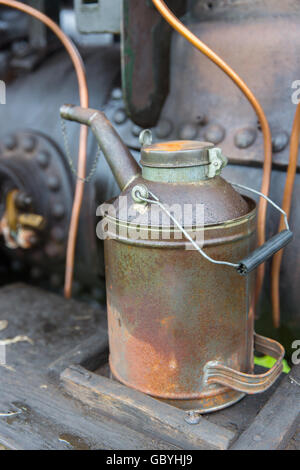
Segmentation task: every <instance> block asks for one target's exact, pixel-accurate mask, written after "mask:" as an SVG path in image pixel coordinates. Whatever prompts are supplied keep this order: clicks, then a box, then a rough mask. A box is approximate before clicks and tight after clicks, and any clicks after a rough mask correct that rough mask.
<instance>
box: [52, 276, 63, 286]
mask: <svg viewBox="0 0 300 470" xmlns="http://www.w3.org/2000/svg"><path fill="white" fill-rule="evenodd" d="M62 282H63V281H62V277H61V276H60V275H59V274H52V276H51V277H50V284H51V286H52V287H60V286H61V285H62Z"/></svg>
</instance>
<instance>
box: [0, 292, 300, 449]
mask: <svg viewBox="0 0 300 470" xmlns="http://www.w3.org/2000/svg"><path fill="white" fill-rule="evenodd" d="M105 316H106V314H105V311H104V310H101V309H100V307H97V308H93V307H89V306H87V305H85V304H82V303H80V302H75V301H66V300H64V299H63V298H61V297H59V296H56V295H53V294H50V293H48V292H44V291H42V290H39V289H36V288H33V287H29V286H25V285H21V284H18V285H13V286H6V287H4V288H2V289H0V320H6V321H7V322H8V324H7V328H5V329H4V330H2V331H0V340H2V341H3V340H7V339H13V338H16V337H18V336H19V337H20V336H21V337H23V338H25V337H27V340H24V339H23V340H22V341H19V342H15V343H10V344H9V345H8V346H7V361H6V364H2V365H0V390H1V394H0V446H1V445H2V446H4V447H5V448H10V449H118V450H125V449H138V450H140V449H153V450H158V449H163V450H165V449H170V450H172V449H228V448H233V449H241V448H250V449H255V448H260V449H261V448H262V449H278V448H297V447H298V448H299V447H300V446H299V437H298V432H297V429H298V423H299V411H300V406H299V404H300V397H299V393H300V387H299V383H300V366H295V367H294V368H293V370H292V371H291V373H290V374H289V375H288V376H282V378H281V379H279V381H278V383H276V385H275V386H273V387H272V388H271V389H270V390H268V391H267V392H266V393H264V394H261V395H256V396H251V397H250V396H247V397H245V398H244V399H243V400H241V401H240V402H239V403H237V404H236V405H233V406H231V407H230V408H227V409H225V410H222V411H218V412H215V413H212V414H210V415H205V416H202V417H200V420H199V423H198V424H196V425H190V424H188V423H187V422H186V421H185V416H186V412H185V411H183V410H179V409H177V408H176V407H173V406H170V405H168V404H166V403H162V402H160V401H158V400H155V399H153V398H151V397H149V396H146V395H144V394H142V393H140V392H137V391H135V390H132V389H129V388H127V387H125V386H123V385H122V384H120V383H118V382H116V381H114V380H111V379H110V378H109V373H108V372H109V369H108V366H107V353H108V349H107V334H106V327H105V326H106V325H105ZM101 374H102V375H101ZM291 437H292V439H291ZM297 443H298V444H297Z"/></svg>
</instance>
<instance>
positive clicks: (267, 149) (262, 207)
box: [152, 0, 272, 300]
mask: <svg viewBox="0 0 300 470" xmlns="http://www.w3.org/2000/svg"><path fill="white" fill-rule="evenodd" d="M152 2H153V4H154V5H155V7H156V8H157V10H158V11H159V12H160V14H161V15H162V16H163V17H164V18H165V20H166V21H167V22H168V23H169V24H170V25H171V26H172V27H173V28H174V29H175V30H176V31H177V32H178V33H179V34H181V35H182V36H183V37H185V38H186V39H187V40H188V41H189V42H190V43H191V44H193V46H195V47H196V48H197V49H198V50H199V51H200V52H202V53H203V54H205V55H206V56H207V57H208V58H209V59H210V60H211V61H212V62H214V63H215V64H216V65H217V66H218V67H220V69H221V70H223V72H225V73H226V75H228V77H229V78H231V80H232V81H233V82H234V83H235V84H236V85H237V86H238V87H239V89H240V90H241V91H242V92H243V93H244V95H245V96H246V98H247V99H248V101H249V102H250V104H251V105H252V107H253V108H254V111H255V112H256V114H257V117H258V119H259V122H260V125H261V130H262V133H263V137H264V155H265V159H264V165H263V177H262V184H261V192H262V193H263V194H265V195H266V196H267V195H268V193H269V188H270V179H271V171H272V137H271V131H270V127H269V123H268V121H267V118H266V115H265V113H264V111H263V109H262V107H261V105H260V103H259V102H258V100H257V99H256V97H255V96H254V94H253V93H252V91H251V90H250V89H249V88H248V86H247V85H246V83H245V82H244V81H243V80H242V79H241V78H240V77H239V75H238V74H237V73H236V72H234V70H232V68H231V67H230V66H229V65H228V64H227V63H226V62H224V60H222V59H221V57H219V56H218V55H217V54H216V53H215V52H214V51H212V50H211V49H210V48H209V47H208V46H207V45H206V44H204V43H203V42H202V41H201V40H200V39H199V38H198V37H197V36H195V34H193V33H192V32H191V31H190V30H189V29H188V28H187V27H186V26H185V25H184V24H183V23H182V22H181V21H180V20H179V19H178V18H177V17H176V16H175V15H174V14H173V13H172V12H171V10H170V9H169V8H168V7H167V6H166V4H165V3H164V2H163V1H162V0H152ZM266 215H267V201H266V200H265V199H262V198H261V199H260V204H259V211H258V244H259V245H262V244H263V243H264V241H265V233H266ZM263 279H264V264H262V265H260V266H259V268H258V270H257V278H256V292H255V297H256V300H258V297H259V294H260V291H261V288H262V284H263Z"/></svg>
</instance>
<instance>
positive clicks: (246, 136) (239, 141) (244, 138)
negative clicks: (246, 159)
mask: <svg viewBox="0 0 300 470" xmlns="http://www.w3.org/2000/svg"><path fill="white" fill-rule="evenodd" d="M256 136H257V131H256V129H254V128H252V127H245V128H244V129H240V130H239V131H237V133H236V134H235V136H234V143H235V145H236V146H237V147H238V148H240V149H246V148H247V147H250V145H252V144H254V142H255V139H256Z"/></svg>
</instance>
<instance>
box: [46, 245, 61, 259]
mask: <svg viewBox="0 0 300 470" xmlns="http://www.w3.org/2000/svg"><path fill="white" fill-rule="evenodd" d="M45 253H46V255H47V256H48V257H49V258H56V257H57V256H60V254H61V248H60V246H58V245H56V244H55V243H48V245H47V246H46V247H45Z"/></svg>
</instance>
